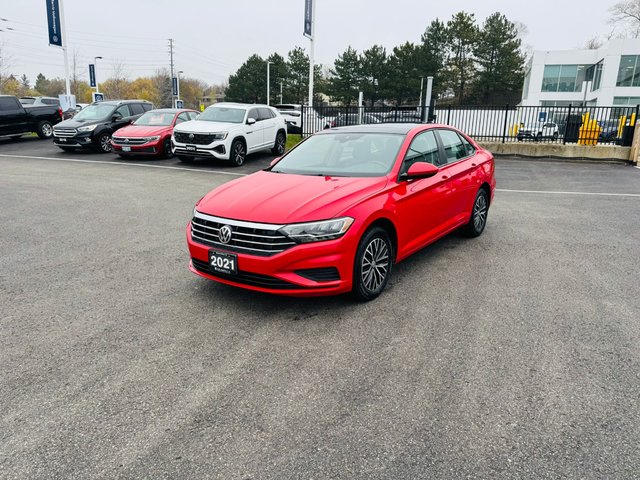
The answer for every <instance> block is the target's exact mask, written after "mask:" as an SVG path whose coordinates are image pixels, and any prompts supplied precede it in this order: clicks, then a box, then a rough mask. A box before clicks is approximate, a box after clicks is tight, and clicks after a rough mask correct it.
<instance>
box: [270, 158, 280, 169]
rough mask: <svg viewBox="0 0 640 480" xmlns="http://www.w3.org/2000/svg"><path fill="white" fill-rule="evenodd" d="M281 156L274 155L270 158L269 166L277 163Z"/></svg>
mask: <svg viewBox="0 0 640 480" xmlns="http://www.w3.org/2000/svg"><path fill="white" fill-rule="evenodd" d="M281 158H282V157H276V158H274V159H273V160H271V163H270V164H269V166H270V167H273V166H274V165H275V164H276V163H278V162H279V161H280V159H281Z"/></svg>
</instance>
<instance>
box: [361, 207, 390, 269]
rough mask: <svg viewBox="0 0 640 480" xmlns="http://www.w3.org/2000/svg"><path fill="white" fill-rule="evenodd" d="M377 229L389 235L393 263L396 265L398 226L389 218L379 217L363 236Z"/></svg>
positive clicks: (365, 230)
mask: <svg viewBox="0 0 640 480" xmlns="http://www.w3.org/2000/svg"><path fill="white" fill-rule="evenodd" d="M375 227H380V228H382V229H383V230H385V231H386V232H387V234H388V235H389V238H390V239H391V246H392V247H393V261H394V263H395V261H396V259H397V258H398V231H397V230H396V226H395V225H394V223H393V222H392V221H391V220H390V219H389V218H388V217H378V218H376V219H374V220H373V221H372V222H371V223H369V224H368V225H367V227H366V228H365V229H364V231H363V233H362V234H363V235H364V233H365V232H367V231H368V230H370V229H372V228H375Z"/></svg>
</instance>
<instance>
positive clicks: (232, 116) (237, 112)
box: [198, 107, 246, 123]
mask: <svg viewBox="0 0 640 480" xmlns="http://www.w3.org/2000/svg"><path fill="white" fill-rule="evenodd" d="M245 112H246V110H245V109H244V108H227V107H209V108H207V109H206V110H205V111H204V112H202V115H200V116H199V117H198V120H206V121H209V122H223V123H242V122H244V113H245Z"/></svg>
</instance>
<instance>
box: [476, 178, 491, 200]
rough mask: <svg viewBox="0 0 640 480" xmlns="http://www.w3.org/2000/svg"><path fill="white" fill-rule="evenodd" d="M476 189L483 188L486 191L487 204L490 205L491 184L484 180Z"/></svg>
mask: <svg viewBox="0 0 640 480" xmlns="http://www.w3.org/2000/svg"><path fill="white" fill-rule="evenodd" d="M478 190H485V191H486V192H487V201H488V202H489V205H491V186H490V185H489V183H488V182H484V183H483V184H482V185H480V188H479V189H478Z"/></svg>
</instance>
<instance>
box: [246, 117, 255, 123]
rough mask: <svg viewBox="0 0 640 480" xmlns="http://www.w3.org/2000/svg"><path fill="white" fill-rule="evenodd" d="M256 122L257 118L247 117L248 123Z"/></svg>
mask: <svg viewBox="0 0 640 480" xmlns="http://www.w3.org/2000/svg"><path fill="white" fill-rule="evenodd" d="M254 123H256V119H255V118H251V117H249V118H247V125H253V124H254Z"/></svg>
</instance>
